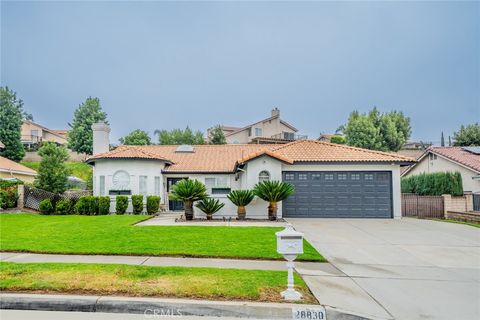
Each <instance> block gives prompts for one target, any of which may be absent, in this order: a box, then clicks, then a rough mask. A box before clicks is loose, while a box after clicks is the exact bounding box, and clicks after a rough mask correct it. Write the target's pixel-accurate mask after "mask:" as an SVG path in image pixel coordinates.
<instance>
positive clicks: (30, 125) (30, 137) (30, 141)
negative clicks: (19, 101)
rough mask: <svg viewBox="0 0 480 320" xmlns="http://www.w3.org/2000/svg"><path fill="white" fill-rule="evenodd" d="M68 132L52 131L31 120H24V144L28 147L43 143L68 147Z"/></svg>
mask: <svg viewBox="0 0 480 320" xmlns="http://www.w3.org/2000/svg"><path fill="white" fill-rule="evenodd" d="M66 135H67V130H52V129H48V128H46V127H44V126H42V125H39V124H38V123H35V122H33V121H30V120H23V124H22V143H23V144H24V145H27V146H32V145H37V144H39V143H41V142H43V141H49V142H55V143H57V144H61V145H66V144H67V143H68V141H67V136H66Z"/></svg>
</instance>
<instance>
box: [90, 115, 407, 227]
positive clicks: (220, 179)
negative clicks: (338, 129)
mask: <svg viewBox="0 0 480 320" xmlns="http://www.w3.org/2000/svg"><path fill="white" fill-rule="evenodd" d="M92 128H93V133H94V134H93V140H94V144H93V153H94V154H93V156H92V157H90V158H88V159H87V162H88V163H90V164H91V165H93V166H94V168H93V190H94V195H111V196H113V198H112V199H114V196H115V195H117V194H126V195H131V194H143V195H151V194H153V195H160V196H161V199H162V200H161V202H162V204H165V205H166V206H168V209H169V210H172V211H175V210H181V209H182V204H181V203H178V202H176V201H168V194H169V192H170V190H171V188H172V186H173V184H175V183H176V182H177V181H179V180H181V179H197V180H199V181H201V182H203V183H204V184H205V185H206V186H207V189H208V193H209V194H210V195H211V196H212V197H214V198H218V199H220V200H221V201H222V202H224V203H225V204H226V205H225V207H224V208H223V209H222V210H221V211H220V212H219V213H218V214H217V216H235V215H236V208H235V207H234V206H233V204H231V203H230V201H228V199H227V197H226V196H227V194H228V192H230V190H235V189H252V188H253V187H254V186H255V184H256V183H258V182H259V181H264V180H283V181H286V182H289V183H291V184H293V185H294V186H295V189H296V191H295V194H294V195H293V196H291V197H289V198H288V199H286V200H285V201H283V203H281V204H279V208H278V215H279V217H282V216H283V217H332V218H333V217H356V218H393V217H395V218H400V216H401V203H400V167H401V166H405V165H410V164H412V163H413V161H414V160H413V159H411V158H408V157H403V156H400V155H396V154H390V153H385V152H379V151H371V150H366V149H360V148H354V147H350V146H345V145H339V144H331V143H327V142H321V141H313V140H297V141H293V142H290V143H287V144H282V145H278V144H227V145H196V146H187V145H183V146H171V145H170V146H169V145H152V146H120V147H118V148H117V149H115V150H113V151H109V149H108V145H109V132H110V128H109V127H108V125H106V124H103V123H100V124H94V125H93V126H92ZM267 206H268V204H267V203H266V202H265V201H263V200H261V199H258V198H256V199H255V200H254V201H253V203H252V204H250V205H249V206H248V207H247V217H254V218H266V217H267ZM111 210H112V211H113V210H114V205H113V204H112V208H111ZM130 210H131V208H130ZM195 210H196V208H195ZM195 214H196V215H197V216H201V215H202V213H201V212H199V211H198V210H196V211H195Z"/></svg>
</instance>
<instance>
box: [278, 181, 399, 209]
mask: <svg viewBox="0 0 480 320" xmlns="http://www.w3.org/2000/svg"><path fill="white" fill-rule="evenodd" d="M286 175H288V179H286ZM283 178H284V180H285V181H286V182H289V183H291V184H293V185H294V186H295V190H296V193H295V195H294V196H292V197H289V198H287V199H286V200H285V201H284V204H283V215H284V216H285V217H295V216H297V217H300V216H301V217H329V218H338V217H345V218H362V217H364V218H391V217H392V194H391V192H392V191H391V189H392V188H391V173H390V172H284V173H283Z"/></svg>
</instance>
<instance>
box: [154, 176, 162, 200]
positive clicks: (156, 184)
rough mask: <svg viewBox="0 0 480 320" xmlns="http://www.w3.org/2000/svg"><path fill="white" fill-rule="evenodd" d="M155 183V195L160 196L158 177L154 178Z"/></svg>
mask: <svg viewBox="0 0 480 320" xmlns="http://www.w3.org/2000/svg"><path fill="white" fill-rule="evenodd" d="M154 181H155V195H157V196H159V195H160V184H161V183H160V176H155V178H154Z"/></svg>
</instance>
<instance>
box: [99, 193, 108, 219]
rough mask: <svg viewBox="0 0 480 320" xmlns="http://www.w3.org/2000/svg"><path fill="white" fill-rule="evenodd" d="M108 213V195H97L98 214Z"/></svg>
mask: <svg viewBox="0 0 480 320" xmlns="http://www.w3.org/2000/svg"><path fill="white" fill-rule="evenodd" d="M109 213H110V197H109V196H104V197H98V214H100V215H107V214H109Z"/></svg>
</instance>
